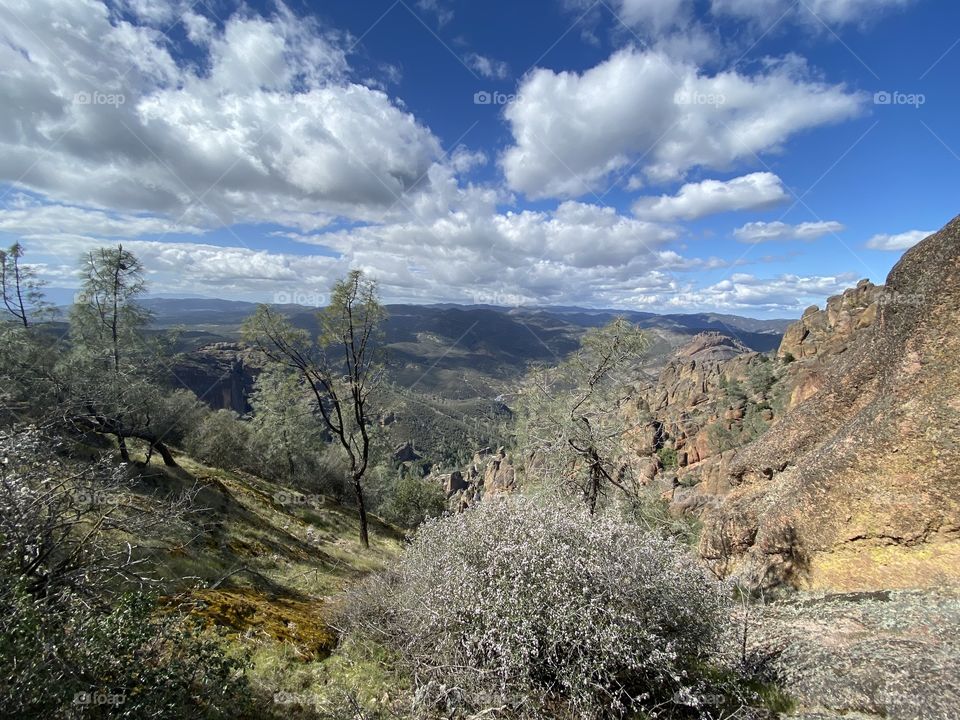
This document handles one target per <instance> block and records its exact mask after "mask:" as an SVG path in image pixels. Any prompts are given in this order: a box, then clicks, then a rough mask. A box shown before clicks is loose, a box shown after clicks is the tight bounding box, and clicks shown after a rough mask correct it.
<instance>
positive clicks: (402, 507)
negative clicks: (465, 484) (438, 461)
mask: <svg viewBox="0 0 960 720" xmlns="http://www.w3.org/2000/svg"><path fill="white" fill-rule="evenodd" d="M446 508H447V499H446V496H445V495H444V493H443V490H442V489H441V488H440V486H439V485H438V484H437V483H435V482H432V481H430V480H424V479H422V478H417V477H412V476H410V475H406V476H403V477H400V478H398V479H396V480H394V481H393V483H391V485H390V486H389V487H388V489H387V491H386V494H385V497H384V499H383V503H382V505H381V506H380V508H379V512H380V515H382V516H383V518H384V519H385V520H387V521H389V522H392V523H395V524H397V525H399V526H401V527H406V528H412V527H416V526H417V525H419V524H420V523H422V522H423V521H424V520H426V519H427V518H431V517H436V516H438V515H440V514H441V513H442V512H443V511H444V510H446Z"/></svg>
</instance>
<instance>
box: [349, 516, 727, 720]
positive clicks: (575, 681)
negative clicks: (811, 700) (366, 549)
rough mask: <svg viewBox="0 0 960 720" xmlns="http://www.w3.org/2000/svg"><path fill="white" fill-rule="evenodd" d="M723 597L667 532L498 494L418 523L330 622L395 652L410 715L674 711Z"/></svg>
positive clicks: (716, 634) (703, 657)
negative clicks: (396, 556) (388, 567)
mask: <svg viewBox="0 0 960 720" xmlns="http://www.w3.org/2000/svg"><path fill="white" fill-rule="evenodd" d="M728 597H729V593H728V591H727V589H726V588H725V586H723V585H721V584H719V583H717V582H716V581H714V580H713V579H711V578H709V577H707V576H706V575H705V574H704V572H703V571H702V569H701V568H700V567H699V566H698V565H697V564H696V563H695V561H694V560H693V559H692V557H691V555H690V554H689V553H688V551H686V550H685V549H684V548H683V547H682V545H680V544H679V543H678V542H676V541H674V540H672V539H669V538H664V537H662V536H659V535H657V534H653V533H641V532H638V529H637V527H636V526H635V525H633V524H631V523H629V522H626V521H623V520H620V519H617V518H616V517H614V516H613V515H611V514H604V513H601V514H598V515H596V516H591V515H590V514H589V513H588V512H587V510H586V509H581V508H574V507H570V506H566V505H557V504H554V505H552V506H548V505H545V504H540V503H537V502H535V501H533V500H530V499H524V498H522V497H510V498H503V499H501V498H498V499H491V500H487V501H484V502H483V503H480V504H478V505H477V506H475V507H473V508H471V509H469V510H467V511H466V512H464V513H462V514H459V515H452V516H445V517H444V518H442V519H439V520H428V521H427V522H426V523H425V524H424V525H423V526H421V528H420V530H419V532H418V533H417V535H416V536H415V538H414V540H413V542H412V544H411V545H410V547H409V548H408V550H407V552H406V553H405V554H404V556H403V558H402V559H401V561H400V562H399V563H398V566H397V567H396V568H395V569H394V570H392V571H391V572H389V573H387V574H384V575H381V576H378V577H375V578H372V579H369V580H367V581H366V582H365V583H364V584H362V585H360V586H359V587H358V588H356V589H354V590H353V591H352V593H351V595H350V597H349V598H348V601H347V603H346V606H345V607H346V608H347V610H346V611H345V612H344V617H343V619H342V624H343V625H344V628H345V629H346V630H347V632H348V633H353V636H354V637H360V638H364V639H366V640H367V641H372V642H374V643H377V644H380V645H383V646H385V647H387V648H388V649H389V650H391V651H393V652H394V653H395V654H396V655H397V657H398V658H399V661H398V662H399V663H400V666H401V669H402V671H404V672H405V673H406V674H407V675H408V676H409V677H411V678H413V679H414V682H415V688H414V697H413V699H412V702H413V704H414V711H415V714H416V715H417V716H418V717H421V716H423V715H424V714H425V713H427V712H429V711H430V710H433V711H440V712H442V713H445V714H448V715H450V714H452V715H457V714H461V713H463V714H469V713H475V712H483V711H484V710H486V711H487V712H488V714H489V713H491V712H492V711H491V709H492V708H496V709H497V710H498V711H499V712H501V713H502V714H504V715H505V716H510V717H544V716H554V717H557V716H559V717H569V716H574V717H606V716H622V715H624V714H626V713H629V712H637V711H640V712H643V711H644V710H651V709H653V708H654V707H659V708H660V709H659V710H658V712H659V713H660V714H661V716H664V715H667V714H669V713H668V712H667V711H668V709H670V708H673V709H674V710H676V711H677V713H676V714H678V715H680V714H682V713H683V712H689V708H688V707H687V705H685V704H684V703H689V698H691V697H696V696H697V695H698V693H699V694H702V693H704V692H709V690H707V689H706V688H708V687H709V685H710V683H709V681H708V680H706V679H705V677H704V674H705V670H704V669H705V668H707V667H710V665H709V659H710V657H711V655H712V653H713V652H714V651H715V650H716V648H717V647H718V645H719V642H720V637H721V628H722V618H723V617H724V616H725V613H726V611H727V607H726V606H727V598H728ZM713 692H716V690H714V691H713ZM700 716H703V715H700ZM704 717H705V716H704Z"/></svg>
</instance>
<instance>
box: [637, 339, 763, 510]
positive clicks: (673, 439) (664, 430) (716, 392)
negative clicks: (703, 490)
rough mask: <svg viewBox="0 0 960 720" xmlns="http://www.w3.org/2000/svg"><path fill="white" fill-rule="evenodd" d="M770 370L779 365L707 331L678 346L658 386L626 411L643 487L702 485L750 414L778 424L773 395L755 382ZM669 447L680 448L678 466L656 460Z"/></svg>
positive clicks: (645, 391)
mask: <svg viewBox="0 0 960 720" xmlns="http://www.w3.org/2000/svg"><path fill="white" fill-rule="evenodd" d="M764 365H766V366H767V367H768V368H773V367H774V366H775V365H776V363H774V362H772V361H770V360H769V358H767V357H764V356H762V355H760V354H759V353H755V352H752V351H750V350H748V349H747V348H746V347H744V346H743V345H742V344H741V343H739V342H738V341H737V340H735V339H732V338H730V337H727V336H726V335H721V334H720V333H701V334H699V335H697V336H695V337H693V338H692V339H691V340H690V342H688V343H687V344H686V345H684V346H683V347H681V348H679V349H678V350H677V352H676V354H675V356H674V358H673V359H672V360H671V361H670V362H668V363H667V364H666V365H665V366H664V368H663V370H662V371H661V372H660V375H659V377H658V378H657V380H656V382H652V383H650V384H649V385H647V386H646V387H643V388H640V389H639V390H638V393H637V396H636V397H635V398H634V399H633V402H632V403H630V404H629V406H628V407H627V408H626V410H625V412H626V413H627V417H628V418H629V419H630V421H631V422H633V423H635V427H634V428H633V430H632V431H631V432H630V433H629V434H628V437H627V447H628V448H629V450H630V452H631V454H632V455H633V456H634V457H635V458H636V459H635V460H634V461H633V462H632V465H633V470H634V475H635V476H636V477H637V478H638V479H639V480H640V482H641V483H643V484H649V483H650V482H657V483H658V484H660V485H662V486H663V487H665V488H669V487H672V486H673V484H674V483H673V480H674V478H676V479H677V481H678V482H679V483H682V484H684V485H688V486H693V485H696V484H697V483H698V482H700V481H701V480H702V479H703V477H705V476H711V473H715V471H716V470H715V467H714V465H715V464H714V463H707V461H708V460H711V459H712V458H715V457H717V456H718V455H719V454H720V453H721V452H723V451H724V450H726V449H728V448H727V445H726V444H727V443H728V442H730V438H735V437H737V436H738V435H739V434H740V431H741V430H742V429H743V427H744V423H745V421H746V420H747V415H748V414H749V415H751V416H752V415H754V414H757V415H758V416H759V421H760V422H762V423H763V424H764V426H765V425H766V424H769V423H771V422H773V421H774V420H775V412H774V410H773V409H772V408H771V407H769V405H768V403H767V402H766V401H767V398H766V397H764V396H763V393H762V392H759V393H758V392H756V391H754V390H753V389H752V388H751V383H750V382H749V378H750V376H751V373H754V372H755V371H757V370H758V369H762V367H761V366H764ZM770 371H771V372H773V371H772V370H770ZM750 421H751V422H756V421H757V418H754V417H751V418H750ZM663 448H667V449H669V450H676V466H675V467H663V466H662V465H660V464H658V463H656V462H653V461H652V460H655V459H656V458H655V454H656V453H658V452H659V451H660V450H661V449H663ZM651 456H654V457H653V458H651ZM684 494H685V495H688V494H689V493H684ZM674 497H676V494H674ZM684 503H685V504H684V507H690V506H697V507H699V505H700V503H699V501H697V502H688V501H687V500H684Z"/></svg>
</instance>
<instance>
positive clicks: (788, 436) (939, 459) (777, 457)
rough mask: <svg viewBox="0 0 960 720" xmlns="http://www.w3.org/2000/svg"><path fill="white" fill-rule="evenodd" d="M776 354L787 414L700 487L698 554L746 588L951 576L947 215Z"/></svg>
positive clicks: (957, 352)
mask: <svg viewBox="0 0 960 720" xmlns="http://www.w3.org/2000/svg"><path fill="white" fill-rule="evenodd" d="M778 355H779V357H781V358H782V359H785V360H790V359H791V356H792V357H793V358H795V359H796V362H791V363H789V364H788V365H787V368H788V369H787V371H786V378H785V380H784V382H786V384H787V386H788V388H789V391H790V396H789V401H788V403H787V407H786V412H785V414H783V416H782V417H779V418H778V419H777V420H776V422H774V424H773V425H772V427H771V428H770V429H769V430H768V431H767V432H765V433H763V434H762V435H761V436H760V437H758V438H757V439H756V440H755V441H754V442H752V443H750V444H748V445H746V446H745V447H743V448H741V449H740V450H738V451H737V452H736V453H735V455H734V457H732V458H730V459H729V460H728V462H726V463H725V467H724V468H723V471H722V473H721V474H720V476H719V477H717V478H716V481H715V482H713V483H712V486H711V487H709V488H707V490H709V494H710V495H712V502H713V503H714V504H718V507H716V509H713V510H709V511H707V512H706V513H705V515H704V530H703V535H702V538H701V543H700V552H701V554H702V555H703V556H704V557H705V558H706V559H708V560H709V561H710V562H711V563H713V564H714V565H715V567H716V568H717V570H718V571H720V572H723V573H725V574H732V575H734V576H736V577H738V578H739V579H740V580H742V581H743V582H744V583H746V584H747V585H749V586H751V587H754V588H769V587H773V586H777V585H779V584H783V583H791V584H794V585H799V586H806V587H829V588H839V589H869V588H876V587H886V588H895V587H921V586H936V585H938V584H940V583H944V582H948V581H957V580H960V218H957V219H955V220H953V221H952V222H951V223H950V224H949V225H947V226H946V227H945V228H944V229H943V230H941V231H940V232H938V233H936V234H935V235H932V236H930V237H928V238H927V239H925V240H924V241H922V242H921V243H919V244H918V245H916V246H915V247H914V248H912V249H911V250H909V251H908V252H907V253H906V254H905V255H904V256H903V258H902V259H901V260H900V262H898V263H897V265H896V266H895V267H894V268H893V270H892V271H891V272H890V274H889V276H888V277H887V281H886V284H885V285H884V286H873V285H870V284H869V283H866V282H861V283H860V285H859V286H858V287H857V288H856V289H853V290H849V291H847V292H845V293H844V294H843V295H841V296H838V297H834V298H831V299H830V300H829V301H828V303H827V306H826V308H825V309H824V310H818V309H815V308H811V309H809V310H808V311H807V312H805V313H804V316H803V318H802V319H801V320H800V321H799V322H798V323H796V324H795V325H794V326H792V327H791V328H790V329H789V330H788V331H787V333H786V335H785V336H784V339H783V343H782V345H781V348H780V351H779V353H778Z"/></svg>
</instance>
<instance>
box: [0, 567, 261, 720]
mask: <svg viewBox="0 0 960 720" xmlns="http://www.w3.org/2000/svg"><path fill="white" fill-rule="evenodd" d="M3 574H4V575H5V576H6V573H3ZM4 579H8V577H5V578H4ZM13 595H14V599H13V601H12V602H11V604H10V605H8V606H7V608H6V610H7V612H6V614H5V616H4V618H3V619H2V620H0V702H2V703H3V708H4V711H5V712H6V713H10V715H9V716H10V717H19V718H43V717H59V718H75V717H76V718H80V717H84V718H89V717H94V718H99V717H104V718H105V717H111V718H131V719H133V718H145V717H151V718H180V717H195V718H217V717H237V716H238V715H240V714H241V713H243V712H244V711H245V709H247V708H248V707H249V706H250V703H251V697H250V695H249V692H248V690H247V687H246V682H245V680H244V677H243V675H242V673H241V671H242V664H241V662H240V661H237V660H234V659H231V658H228V657H227V656H226V655H224V654H223V652H222V651H221V649H220V648H219V646H218V644H217V643H216V642H215V641H214V640H213V639H211V638H207V637H204V636H203V635H202V634H200V633H198V631H197V628H196V627H195V626H194V625H193V624H191V623H190V622H188V621H186V620H184V619H181V618H179V617H177V616H160V615H155V614H153V613H152V610H153V603H152V602H151V600H150V599H149V597H147V596H145V595H142V594H129V595H126V596H124V597H123V598H122V599H121V600H120V601H119V602H118V603H117V604H116V605H115V606H114V607H112V608H110V609H109V610H102V609H97V608H94V607H92V606H90V605H89V604H87V603H84V602H81V601H80V599H79V598H77V597H76V596H61V597H60V598H58V602H57V603H56V604H55V605H54V604H51V603H49V602H46V601H43V600H38V599H36V598H34V597H32V596H31V595H29V594H28V593H26V592H24V591H22V590H17V589H14V590H13Z"/></svg>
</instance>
